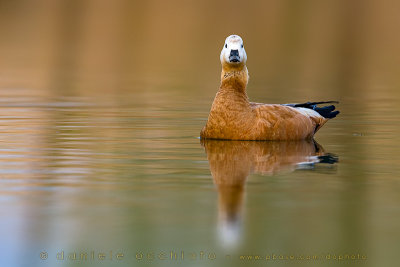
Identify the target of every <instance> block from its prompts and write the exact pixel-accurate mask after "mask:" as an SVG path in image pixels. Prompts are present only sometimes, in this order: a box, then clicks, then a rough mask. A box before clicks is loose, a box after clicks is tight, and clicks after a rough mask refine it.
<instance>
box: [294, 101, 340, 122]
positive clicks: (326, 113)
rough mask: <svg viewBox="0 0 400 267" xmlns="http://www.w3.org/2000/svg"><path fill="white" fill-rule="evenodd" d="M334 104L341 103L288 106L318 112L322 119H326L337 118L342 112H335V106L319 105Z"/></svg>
mask: <svg viewBox="0 0 400 267" xmlns="http://www.w3.org/2000/svg"><path fill="white" fill-rule="evenodd" d="M332 103H339V101H322V102H306V103H300V104H287V105H288V106H291V107H294V108H309V109H312V110H315V111H316V112H318V113H319V114H320V115H321V116H322V117H324V118H326V119H332V118H335V117H336V116H337V115H338V114H339V113H340V112H339V111H338V110H335V108H336V107H335V106H334V105H329V106H323V107H318V106H317V105H319V104H332Z"/></svg>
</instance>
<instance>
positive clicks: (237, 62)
mask: <svg viewBox="0 0 400 267" xmlns="http://www.w3.org/2000/svg"><path fill="white" fill-rule="evenodd" d="M220 59H221V64H222V67H223V68H228V69H229V68H234V69H236V68H243V66H244V65H245V64H246V60H247V55H246V50H244V45H243V40H242V38H240V36H239V35H231V36H228V37H227V38H226V40H225V43H224V46H223V48H222V51H221V56H220Z"/></svg>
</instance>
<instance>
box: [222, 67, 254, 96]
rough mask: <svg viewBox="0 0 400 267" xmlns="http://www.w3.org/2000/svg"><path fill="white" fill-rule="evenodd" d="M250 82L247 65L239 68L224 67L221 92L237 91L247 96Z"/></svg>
mask: <svg viewBox="0 0 400 267" xmlns="http://www.w3.org/2000/svg"><path fill="white" fill-rule="evenodd" d="M248 80H249V73H248V71H247V67H246V66H245V65H244V66H240V67H238V68H232V67H226V66H223V67H222V72H221V86H220V88H219V90H220V91H225V90H229V91H236V92H238V93H244V94H246V87H247V82H248Z"/></svg>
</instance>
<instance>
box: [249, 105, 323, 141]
mask: <svg viewBox="0 0 400 267" xmlns="http://www.w3.org/2000/svg"><path fill="white" fill-rule="evenodd" d="M252 106H253V110H254V112H255V114H256V118H257V125H260V126H261V125H262V126H261V127H262V128H264V129H265V131H264V132H263V134H264V135H266V137H267V139H268V140H299V139H307V138H311V137H312V136H313V135H314V134H315V133H316V132H317V131H318V130H319V129H320V128H321V127H322V125H324V124H325V122H326V121H327V120H328V119H326V118H325V117H323V116H322V115H320V114H319V113H318V112H317V111H315V110H313V109H308V108H303V107H293V106H288V105H279V104H264V105H262V104H258V105H255V104H253V105H252Z"/></svg>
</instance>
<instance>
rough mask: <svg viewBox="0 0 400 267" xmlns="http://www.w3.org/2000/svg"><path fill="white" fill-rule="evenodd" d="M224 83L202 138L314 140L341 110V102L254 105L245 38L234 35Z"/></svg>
mask: <svg viewBox="0 0 400 267" xmlns="http://www.w3.org/2000/svg"><path fill="white" fill-rule="evenodd" d="M220 61H221V65H222V71H221V83H220V86H219V90H218V92H217V94H216V96H215V98H214V101H213V103H212V106H211V110H210V113H209V115H208V119H207V122H206V124H205V126H204V127H203V129H202V130H201V132H200V139H224V140H247V141H250V140H261V141H287V140H308V139H312V138H313V137H314V135H315V133H316V132H317V131H318V130H319V129H321V127H322V126H323V125H324V124H325V123H326V122H327V121H328V120H330V119H333V118H335V117H336V116H337V115H338V114H339V111H337V110H335V109H336V107H335V106H334V105H324V106H322V107H321V106H320V105H321V104H332V103H338V101H320V102H306V103H295V104H263V103H256V102H250V100H249V98H248V96H247V92H246V88H247V84H248V81H249V72H248V69H247V66H246V61H247V54H246V51H245V48H244V43H243V39H242V38H241V37H240V36H239V35H230V36H228V37H227V38H226V39H225V43H224V45H223V48H222V50H221V54H220Z"/></svg>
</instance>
